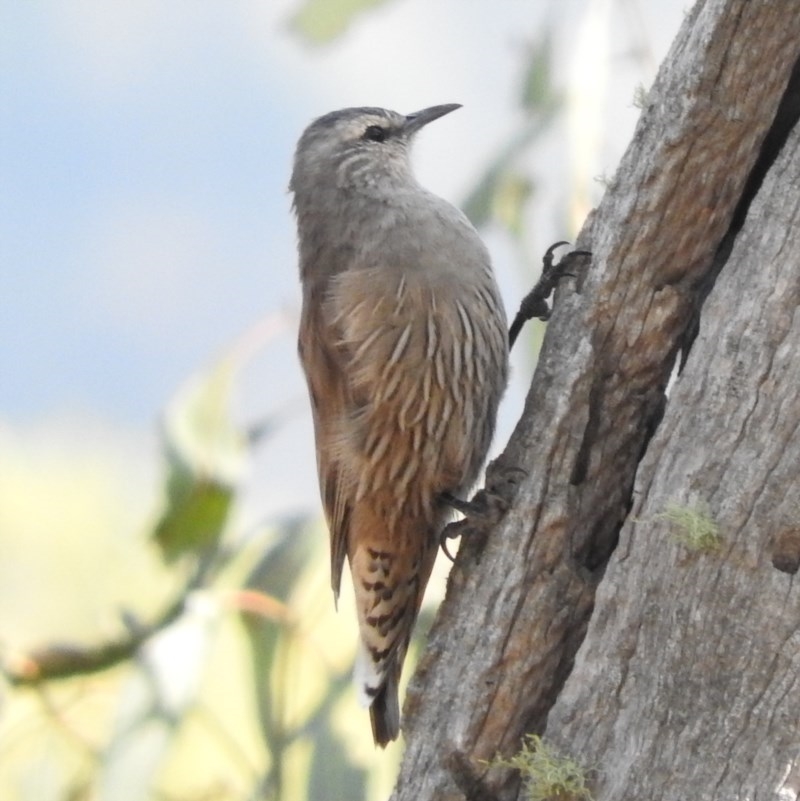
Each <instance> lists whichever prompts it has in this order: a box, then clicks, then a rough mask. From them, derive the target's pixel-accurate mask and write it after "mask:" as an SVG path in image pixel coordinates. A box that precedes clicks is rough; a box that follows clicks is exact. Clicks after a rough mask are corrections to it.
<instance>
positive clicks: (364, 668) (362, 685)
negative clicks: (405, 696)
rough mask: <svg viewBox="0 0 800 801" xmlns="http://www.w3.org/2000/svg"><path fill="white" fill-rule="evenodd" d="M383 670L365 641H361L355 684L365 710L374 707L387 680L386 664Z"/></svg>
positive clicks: (354, 674)
mask: <svg viewBox="0 0 800 801" xmlns="http://www.w3.org/2000/svg"><path fill="white" fill-rule="evenodd" d="M381 668H382V669H379V668H378V665H377V664H376V663H375V661H374V660H373V659H372V657H371V656H370V654H369V651H368V650H367V647H366V646H365V645H364V643H363V641H361V640H359V643H358V654H357V656H356V666H355V669H354V671H353V683H354V684H355V685H356V695H357V696H358V703H359V704H361V706H363V707H364V708H366V707H368V706H372V702H373V701H374V700H375V698H376V697H377V695H378V693H379V692H380V689H381V687H383V684H384V681H385V679H386V676H385V664H382V665H381Z"/></svg>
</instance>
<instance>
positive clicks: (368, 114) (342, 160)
mask: <svg viewBox="0 0 800 801" xmlns="http://www.w3.org/2000/svg"><path fill="white" fill-rule="evenodd" d="M457 108H461V106H460V105H459V104H458V103H448V104H447V105H442V106H431V107H430V108H426V109H423V110H422V111H417V112H415V113H413V114H407V115H403V114H398V113H397V112H396V111H389V110H388V109H383V108H346V109H342V110H341V111H332V112H330V113H329V114H326V115H325V116H323V117H320V118H319V119H317V120H314V122H312V123H311V125H309V126H308V128H306V130H305V131H304V132H303V135H302V136H301V137H300V141H299V142H298V143H297V150H296V152H295V158H294V169H293V171H292V179H291V182H290V184H289V188H290V189H291V191H292V192H294V194H295V201H296V202H297V200H298V197H299V196H300V195H302V194H304V193H312V194H313V193H315V192H319V191H320V190H325V189H332V188H336V189H342V188H347V187H350V188H358V187H361V188H365V189H369V188H375V187H379V186H381V185H383V186H386V187H387V188H389V186H391V184H392V183H394V182H396V181H398V182H402V181H408V180H409V179H410V177H411V166H410V161H409V151H410V147H409V146H410V144H411V141H412V140H413V138H414V135H415V134H416V133H417V132H418V131H419V130H420V129H421V128H423V127H424V126H425V125H427V124H428V123H429V122H433V121H434V120H437V119H439V117H442V116H444V115H445V114H449V113H450V112H451V111H455V110H456V109H457Z"/></svg>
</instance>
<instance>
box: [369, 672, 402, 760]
mask: <svg viewBox="0 0 800 801" xmlns="http://www.w3.org/2000/svg"><path fill="white" fill-rule="evenodd" d="M399 678H400V669H399V666H397V665H395V664H393V665H392V667H391V668H390V669H389V672H388V674H387V675H386V681H385V682H384V684H383V686H382V687H381V688H380V690H379V691H378V694H377V695H376V696H375V699H374V700H373V702H372V704H371V705H370V708H369V719H370V721H371V722H372V737H373V739H374V740H375V745H379V746H380V747H381V748H386V746H387V744H388V743H390V742H391V741H392V740H396V739H397V735H398V734H400V701H399V699H398V691H397V682H398V679H399Z"/></svg>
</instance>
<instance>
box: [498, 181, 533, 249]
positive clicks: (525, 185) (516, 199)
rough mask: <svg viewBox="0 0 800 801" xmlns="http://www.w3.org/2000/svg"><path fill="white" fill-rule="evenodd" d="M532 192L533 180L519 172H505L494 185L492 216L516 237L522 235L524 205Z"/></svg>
mask: <svg viewBox="0 0 800 801" xmlns="http://www.w3.org/2000/svg"><path fill="white" fill-rule="evenodd" d="M532 194H533V182H532V181H531V180H530V178H528V177H527V176H525V175H520V174H519V173H512V172H507V173H505V174H504V175H502V176H500V180H499V181H498V182H497V185H496V186H495V191H494V197H493V198H492V209H493V212H494V217H495V219H496V220H497V221H498V222H500V223H501V224H502V225H503V226H505V227H506V228H507V229H508V230H509V232H510V233H512V234H513V235H514V236H515V237H517V238H519V237H520V236H522V228H523V215H524V212H525V206H526V204H527V202H528V200H529V198H530V197H531V195H532Z"/></svg>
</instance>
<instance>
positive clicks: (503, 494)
mask: <svg viewBox="0 0 800 801" xmlns="http://www.w3.org/2000/svg"><path fill="white" fill-rule="evenodd" d="M500 461H501V460H500V459H497V460H495V461H494V462H493V463H492V464H491V465H489V467H488V469H487V478H488V477H489V476H490V475H491V478H489V480H488V481H487V484H488V486H487V487H486V488H484V489H481V490H478V491H477V492H476V493H475V495H473V496H472V499H471V500H469V501H465V500H463V499H461V498H457V497H456V496H455V495H453V494H452V493H451V492H443V493H441V495H439V500H440V501H441V502H442V503H444V504H445V505H447V506H450V507H451V508H453V509H455V510H456V511H457V512H461V513H462V514H463V515H465V517H464V519H463V520H456V521H455V522H453V523H449V524H448V525H447V526H445V527H444V529H443V530H442V533H441V535H440V536H439V545H440V546H441V549H442V550H443V551H444V554H445V556H446V557H447V558H448V559H449V560H450V561H451V562H454V561H455V559H454V558H453V555H452V554H451V553H450V550H449V548H448V547H447V541H448V540H452V539H456V538H458V537H462V536H464V535H465V534H466V535H468V536H469V537H470V538H471V539H476V540H481V541H483V540H484V539H485V538H486V535H487V534H488V533H489V531H490V530H491V529H492V528H494V526H496V525H497V524H498V523H499V522H500V520H501V519H502V518H503V516H504V515H505V513H506V512H507V511H508V508H509V506H510V505H511V501H512V500H513V499H514V495H515V494H516V487H517V484H518V482H519V478H520V477H521V476H523V475H526V471H525V470H523V469H522V468H520V467H515V466H503V465H502V464H500ZM492 474H493V475H492Z"/></svg>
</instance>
